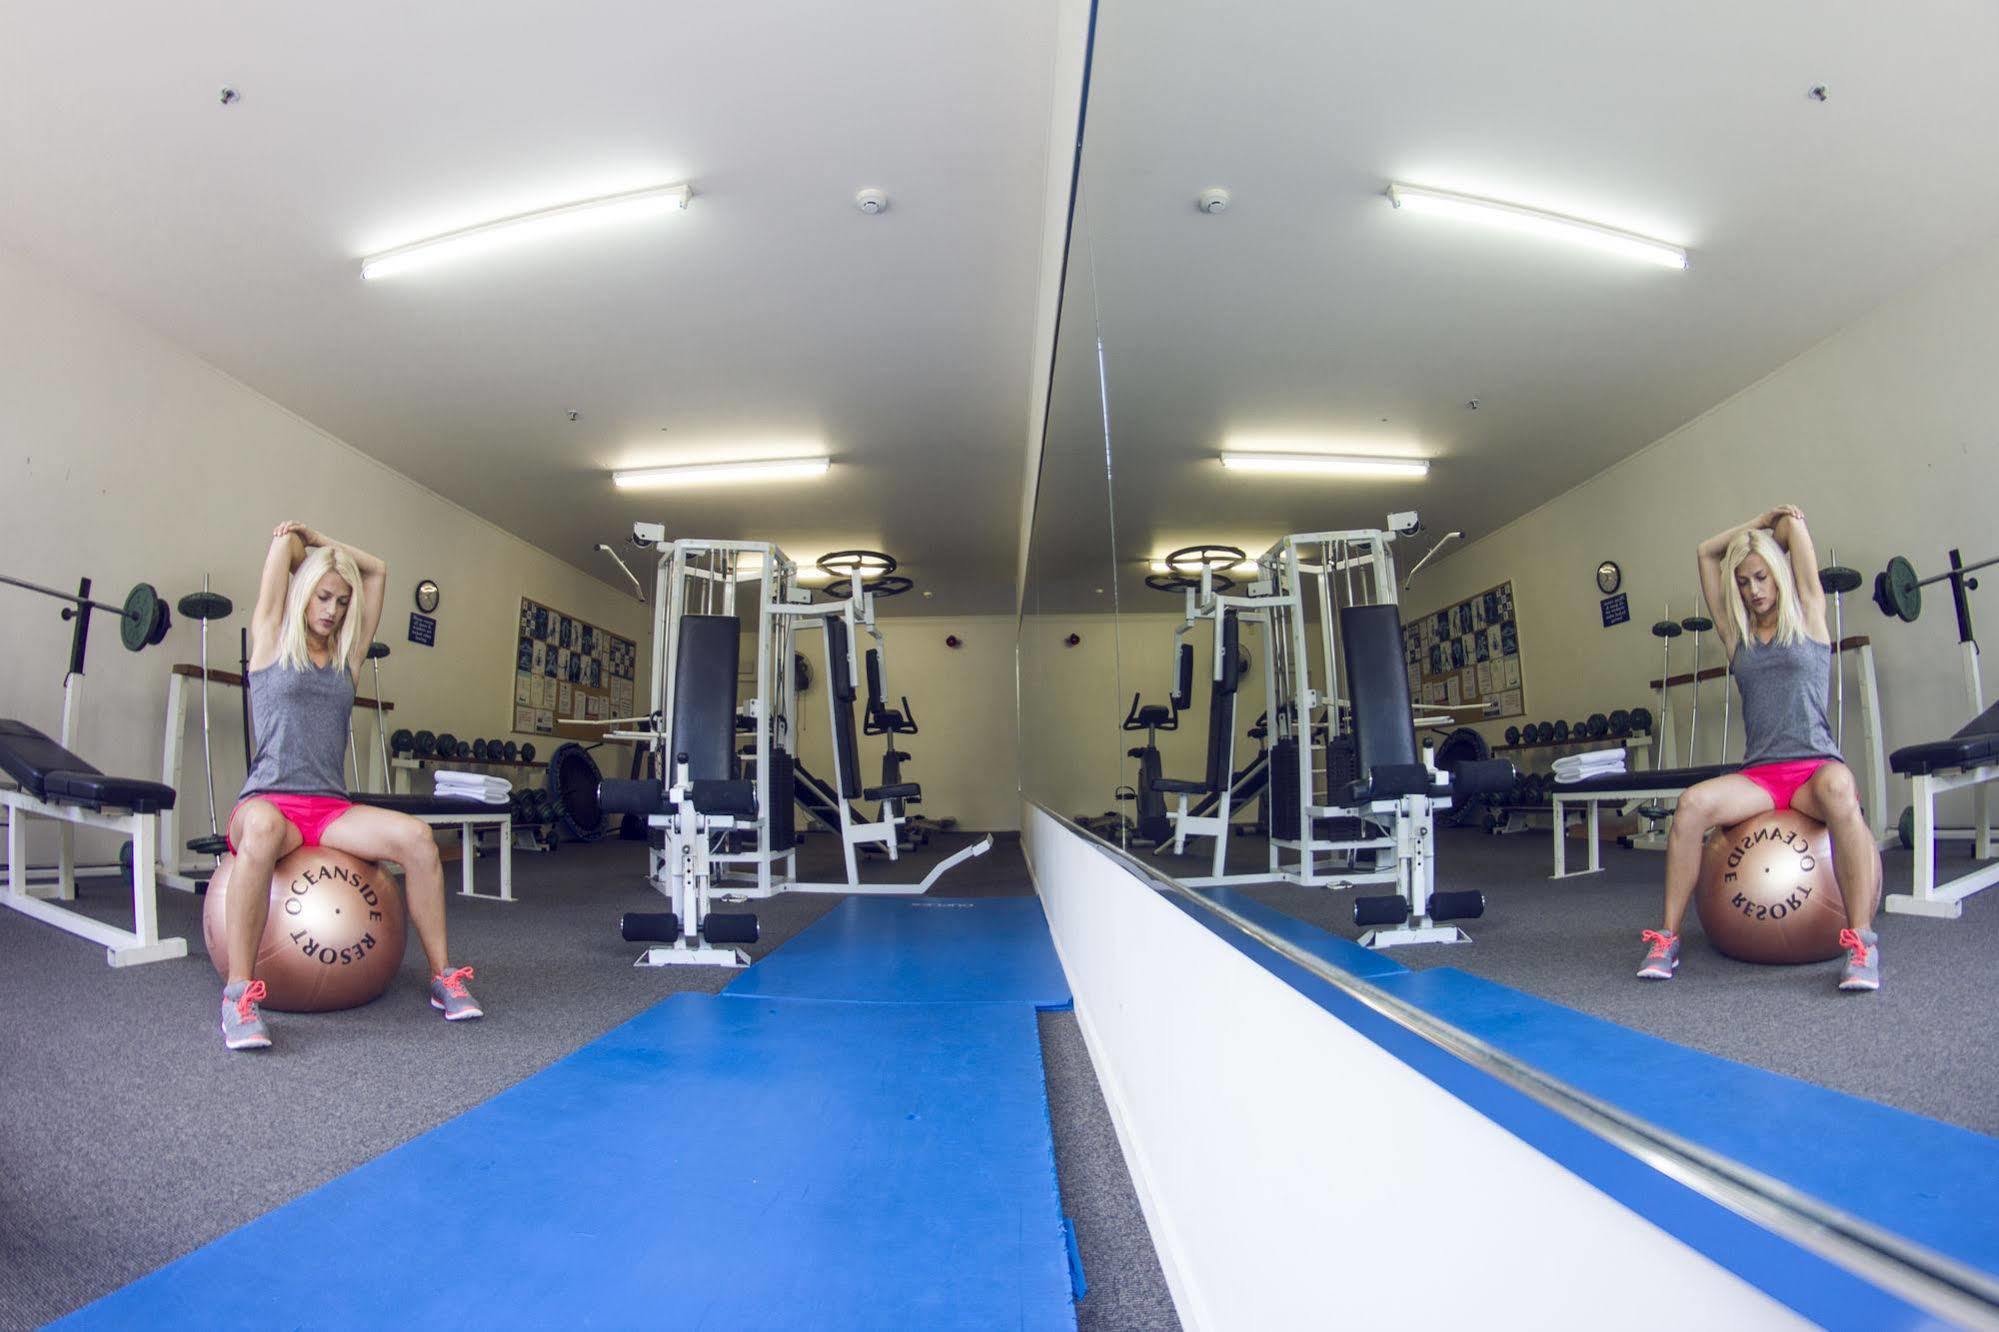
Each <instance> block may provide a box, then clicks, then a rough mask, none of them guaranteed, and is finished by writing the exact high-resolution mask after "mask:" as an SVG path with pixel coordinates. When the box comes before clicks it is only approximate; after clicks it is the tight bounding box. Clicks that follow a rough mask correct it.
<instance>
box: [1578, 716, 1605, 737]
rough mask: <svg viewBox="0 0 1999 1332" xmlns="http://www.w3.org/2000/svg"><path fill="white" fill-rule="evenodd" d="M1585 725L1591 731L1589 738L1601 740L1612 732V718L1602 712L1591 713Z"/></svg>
mask: <svg viewBox="0 0 1999 1332" xmlns="http://www.w3.org/2000/svg"><path fill="white" fill-rule="evenodd" d="M1584 725H1585V727H1586V728H1587V730H1588V731H1589V738H1590V739H1592V740H1601V739H1603V738H1604V737H1605V736H1606V735H1609V734H1610V718H1608V717H1606V716H1604V715H1603V714H1602V713H1601V712H1592V713H1591V714H1590V715H1589V721H1588V722H1586V723H1585V724H1584Z"/></svg>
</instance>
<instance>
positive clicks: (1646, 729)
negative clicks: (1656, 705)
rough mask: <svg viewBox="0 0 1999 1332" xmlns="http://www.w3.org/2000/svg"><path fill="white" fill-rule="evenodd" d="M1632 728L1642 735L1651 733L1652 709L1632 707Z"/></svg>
mask: <svg viewBox="0 0 1999 1332" xmlns="http://www.w3.org/2000/svg"><path fill="white" fill-rule="evenodd" d="M1631 729H1632V730H1634V731H1636V732H1638V733H1639V734H1640V735H1650V734H1651V733H1652V709H1650V708H1633V709H1631Z"/></svg>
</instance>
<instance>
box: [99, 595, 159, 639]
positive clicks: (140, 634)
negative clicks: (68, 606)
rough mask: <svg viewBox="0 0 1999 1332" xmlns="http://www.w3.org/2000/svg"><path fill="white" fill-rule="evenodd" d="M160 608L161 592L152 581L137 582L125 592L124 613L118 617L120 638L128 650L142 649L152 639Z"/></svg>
mask: <svg viewBox="0 0 1999 1332" xmlns="http://www.w3.org/2000/svg"><path fill="white" fill-rule="evenodd" d="M159 609H160V594H159V593H158V592H156V591H154V590H153V585H152V584H151V583H138V584H135V585H134V586H133V588H132V590H131V591H130V592H127V593H126V594H125V609H124V613H123V614H121V615H120V616H119V618H118V639H119V641H120V642H122V643H123V644H124V645H125V650H126V651H127V652H139V651H142V650H144V648H145V646H146V644H147V643H149V642H150V641H151V640H152V637H153V621H154V619H155V618H156V617H157V615H158V613H159ZM86 613H87V612H86Z"/></svg>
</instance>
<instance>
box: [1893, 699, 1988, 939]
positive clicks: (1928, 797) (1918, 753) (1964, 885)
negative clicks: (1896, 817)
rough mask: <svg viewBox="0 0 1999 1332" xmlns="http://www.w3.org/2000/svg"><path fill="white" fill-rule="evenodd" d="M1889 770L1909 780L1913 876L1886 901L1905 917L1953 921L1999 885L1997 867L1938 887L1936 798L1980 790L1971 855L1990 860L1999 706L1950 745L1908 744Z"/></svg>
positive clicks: (1961, 730) (1964, 728) (1974, 721)
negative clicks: (1970, 900) (1967, 902)
mask: <svg viewBox="0 0 1999 1332" xmlns="http://www.w3.org/2000/svg"><path fill="white" fill-rule="evenodd" d="M1888 766H1889V767H1891V768H1892V769H1894V770H1895V771H1896V772H1898V773H1900V774H1901V775H1902V776H1904V777H1907V778H1908V779H1909V793H1910V796H1911V798H1912V801H1913V804H1914V810H1915V825H1916V826H1915V837H1914V839H1913V841H1914V850H1915V873H1914V876H1913V879H1912V882H1911V885H1910V889H1909V891H1908V892H1906V893H1890V894H1888V895H1887V897H1886V898H1885V899H1884V901H1883V902H1882V905H1883V906H1884V907H1886V908H1887V909H1888V910H1890V911H1893V912H1896V913H1897V914H1901V915H1912V916H1935V917H1938V918H1940V919H1944V920H1955V919H1957V917H1958V916H1959V915H1961V914H1963V911H1964V907H1963V902H1964V899H1965V898H1967V897H1969V896H1971V895H1972V894H1973V893H1975V892H1977V891H1979V890H1980V889H1982V888H1987V887H1990V886H1991V885H1992V884H1994V883H1999V863H1995V864H1990V865H1986V866H1984V867H1983V868H1981V869H1975V870H1971V871H1968V872H1967V873H1964V874H1960V875H1959V876H1958V877H1957V878H1955V879H1951V880H1949V881H1948V882H1945V883H1941V884H1939V883H1938V882H1937V861H1936V845H1937V838H1938V832H1937V821H1936V819H1937V812H1936V801H1937V797H1938V796H1940V795H1944V794H1946V793H1948V792H1951V791H1959V790H1976V792H1977V803H1978V816H1977V822H1976V824H1975V825H1974V826H1973V828H1972V855H1973V856H1974V857H1976V858H1977V859H1979V860H1991V859H1992V858H1993V857H1994V855H1995V854H1999V845H1995V843H1994V840H1993V836H1992V802H1991V799H1990V796H1991V783H1993V782H1995V781H1999V703H1995V704H1993V705H1992V706H1991V707H1989V708H1987V709H1986V710H1985V711H1984V712H1982V713H1980V714H1979V715H1978V716H1976V717H1974V718H1973V719H1972V720H1971V721H1969V722H1967V723H1965V724H1964V725H1963V726H1961V727H1959V728H1958V730H1957V733H1956V734H1955V735H1953V736H1951V737H1950V739H1948V740H1932V741H1930V742H1928V743H1926V744H1920V745H1905V746H1903V747H1902V748H1901V749H1898V750H1896V751H1895V752H1894V753H1893V754H1892V755H1890V756H1889V759H1888Z"/></svg>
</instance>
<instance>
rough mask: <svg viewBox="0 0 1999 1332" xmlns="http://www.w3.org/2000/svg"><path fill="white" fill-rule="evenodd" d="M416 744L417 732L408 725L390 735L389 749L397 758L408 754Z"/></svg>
mask: <svg viewBox="0 0 1999 1332" xmlns="http://www.w3.org/2000/svg"><path fill="white" fill-rule="evenodd" d="M415 746H416V734H415V733H414V732H413V731H411V730H410V729H409V728H408V727H407V726H405V727H403V728H402V729H401V730H399V731H397V732H396V733H395V734H394V735H392V736H390V737H389V749H390V751H391V752H392V753H394V754H395V756H396V757H397V758H402V757H404V756H405V755H407V754H408V753H409V752H410V751H411V750H412V749H413V748H415Z"/></svg>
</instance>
